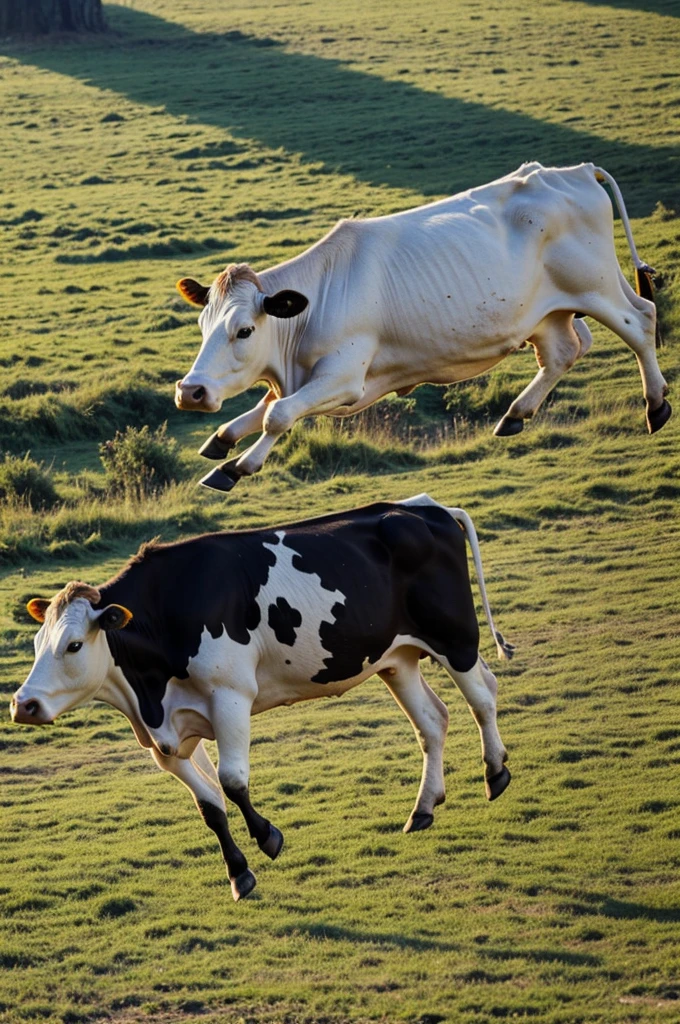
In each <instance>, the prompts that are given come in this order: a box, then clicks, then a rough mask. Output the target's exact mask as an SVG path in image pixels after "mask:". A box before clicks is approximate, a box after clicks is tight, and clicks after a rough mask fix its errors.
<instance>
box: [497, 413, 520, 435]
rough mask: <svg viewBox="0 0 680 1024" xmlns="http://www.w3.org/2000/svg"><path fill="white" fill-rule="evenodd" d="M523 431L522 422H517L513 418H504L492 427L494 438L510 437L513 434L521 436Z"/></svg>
mask: <svg viewBox="0 0 680 1024" xmlns="http://www.w3.org/2000/svg"><path fill="white" fill-rule="evenodd" d="M523 430H524V420H518V419H516V418H515V417H514V416H504V417H503V419H502V420H499V421H498V423H497V424H496V426H495V427H494V431H493V432H494V434H495V435H496V437H512V436H513V435H514V434H521V433H522V431H523Z"/></svg>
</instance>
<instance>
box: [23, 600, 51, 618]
mask: <svg viewBox="0 0 680 1024" xmlns="http://www.w3.org/2000/svg"><path fill="white" fill-rule="evenodd" d="M49 603H50V602H49V601H48V600H47V599H46V598H44V597H34V598H33V599H32V600H30V601H29V602H28V604H27V605H26V611H27V612H28V614H29V615H30V616H31V618H32V619H35V621H36V622H44V621H45V614H46V612H47V608H48V606H49Z"/></svg>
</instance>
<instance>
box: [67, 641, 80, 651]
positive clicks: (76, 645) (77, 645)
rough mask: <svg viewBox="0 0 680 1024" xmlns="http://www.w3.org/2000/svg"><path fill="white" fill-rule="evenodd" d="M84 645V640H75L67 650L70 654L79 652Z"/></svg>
mask: <svg viewBox="0 0 680 1024" xmlns="http://www.w3.org/2000/svg"><path fill="white" fill-rule="evenodd" d="M82 646H83V642H82V640H74V641H73V643H72V644H69V645H68V647H67V648H66V650H67V651H68V653H69V654H77V653H78V651H79V650H80V648H81V647H82Z"/></svg>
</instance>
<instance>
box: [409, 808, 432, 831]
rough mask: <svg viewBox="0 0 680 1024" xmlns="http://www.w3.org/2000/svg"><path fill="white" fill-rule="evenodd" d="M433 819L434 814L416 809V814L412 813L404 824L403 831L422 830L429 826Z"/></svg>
mask: <svg viewBox="0 0 680 1024" xmlns="http://www.w3.org/2000/svg"><path fill="white" fill-rule="evenodd" d="M433 821H434V814H425V813H423V812H422V811H418V813H417V814H412V815H411V817H410V818H409V819H408V821H407V822H406V824H405V825H404V832H423V831H424V829H426V828H429V827H430V825H431V824H432V822H433Z"/></svg>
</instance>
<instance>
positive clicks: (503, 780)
mask: <svg viewBox="0 0 680 1024" xmlns="http://www.w3.org/2000/svg"><path fill="white" fill-rule="evenodd" d="M511 778H512V776H511V775H510V772H509V771H508V769H507V768H506V767H503V768H501V770H500V771H499V773H498V775H492V777H491V778H490V779H487V780H486V782H485V786H486V799H487V800H495V799H496V798H497V797H499V796H500V795H501V793H504V792H505V791H506V789H507V788H508V786H509V785H510V779H511Z"/></svg>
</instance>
